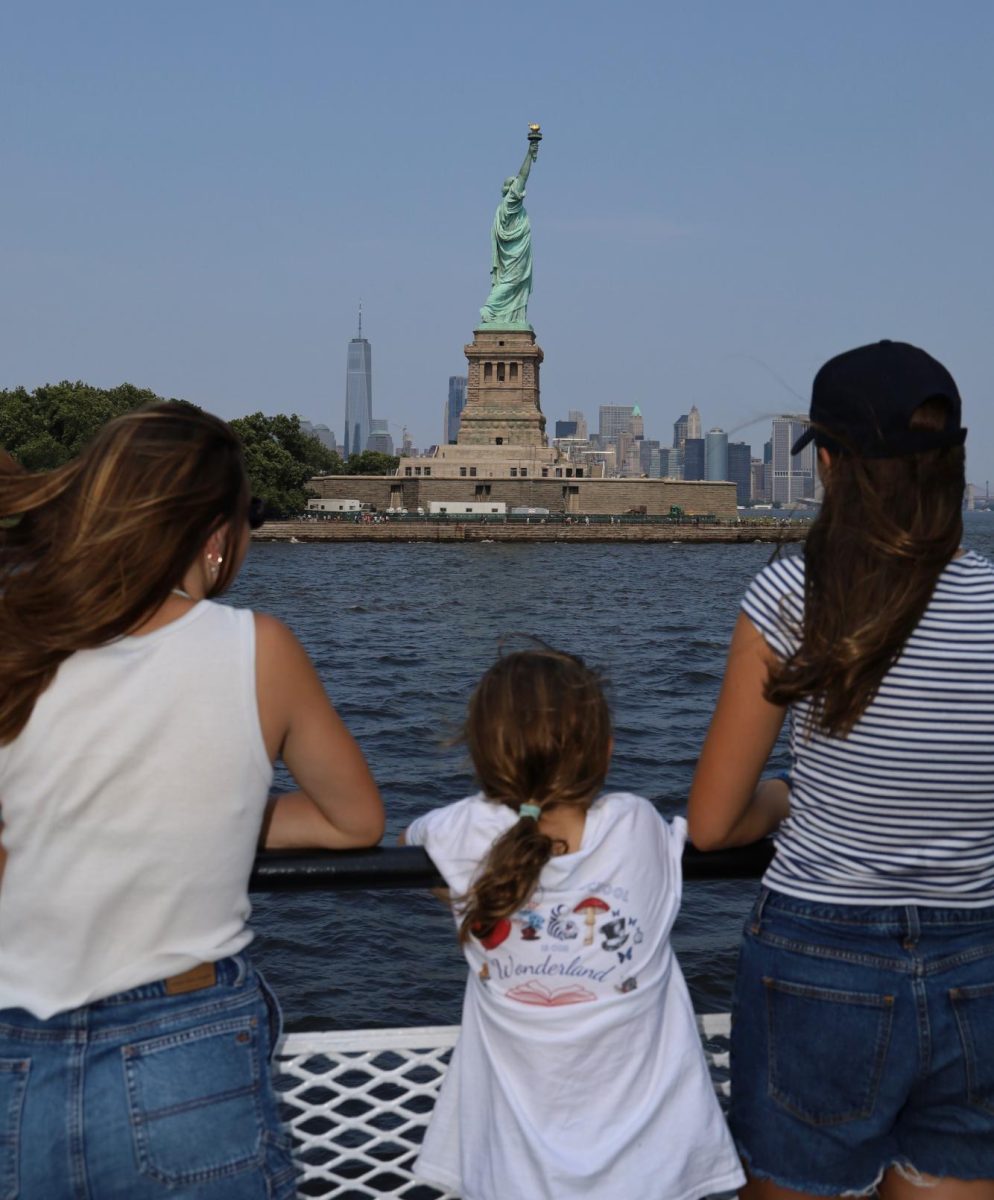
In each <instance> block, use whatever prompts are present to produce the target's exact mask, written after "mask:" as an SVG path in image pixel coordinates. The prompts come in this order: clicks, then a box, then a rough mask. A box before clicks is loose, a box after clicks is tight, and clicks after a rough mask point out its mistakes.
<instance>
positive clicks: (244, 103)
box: [0, 0, 994, 483]
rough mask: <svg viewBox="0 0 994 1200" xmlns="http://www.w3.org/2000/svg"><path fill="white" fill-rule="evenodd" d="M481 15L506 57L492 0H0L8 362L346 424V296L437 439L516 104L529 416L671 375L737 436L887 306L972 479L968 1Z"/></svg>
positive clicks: (983, 406) (981, 34) (981, 145)
mask: <svg viewBox="0 0 994 1200" xmlns="http://www.w3.org/2000/svg"><path fill="white" fill-rule="evenodd" d="M506 13H507V17H508V19H509V20H512V21H518V22H521V23H522V25H523V26H524V27H526V28H527V30H528V36H527V37H526V38H523V39H521V40H520V45H519V46H518V47H517V49H516V51H515V54H514V55H512V56H508V57H507V59H506V61H503V60H502V62H501V69H500V72H499V79H500V82H499V85H497V84H493V83H485V82H484V80H485V79H487V78H491V77H488V76H487V75H486V73H484V72H481V70H480V62H479V59H478V56H475V55H474V54H467V53H466V49H467V47H483V46H486V45H488V44H489V39H490V31H489V24H488V16H487V13H486V12H484V11H479V12H478V11H476V10H472V9H467V8H466V7H465V6H457V5H455V4H451V3H448V2H443V0H439V2H437V3H436V2H432V3H426V4H425V5H424V6H422V7H420V8H417V9H411V8H410V7H409V6H406V5H404V4H402V3H399V2H397V3H386V2H384V3H379V4H375V5H371V6H366V7H364V8H360V9H353V10H350V11H349V18H348V20H347V21H345V20H343V19H342V14H341V10H340V9H339V8H337V7H336V6H332V5H327V4H322V3H319V2H317V0H301V2H300V3H299V4H297V5H294V6H293V7H292V8H288V9H274V8H271V7H268V6H264V5H261V4H257V3H252V2H250V3H236V2H235V0H218V3H217V4H215V5H211V6H209V7H208V8H204V7H203V6H200V5H195V4H193V3H192V0H177V3H176V4H174V5H170V6H168V7H167V8H159V9H156V8H149V7H147V6H122V5H119V4H111V3H109V2H108V0H94V2H93V3H92V4H89V5H87V6H85V7H81V6H77V5H73V4H70V3H68V2H67V0H56V2H49V0H40V2H39V3H38V4H36V5H31V6H15V7H11V8H8V9H7V10H5V11H4V13H2V14H0V37H2V38H3V41H4V45H5V48H6V50H7V56H6V61H7V66H6V69H5V72H4V76H3V78H2V79H0V97H2V98H3V100H4V102H5V111H6V112H7V114H8V120H7V122H6V123H5V130H4V149H5V163H6V166H7V172H8V177H9V178H10V179H11V180H14V181H16V183H15V185H14V186H11V187H8V188H7V189H5V190H4V194H3V196H2V197H0V254H2V256H3V261H4V275H5V281H6V283H7V287H6V288H5V289H4V294H3V299H2V300H0V386H2V387H13V386H16V385H18V384H23V385H24V386H25V387H27V388H29V389H30V388H34V387H36V386H38V385H40V384H42V383H46V382H54V381H57V380H59V379H62V378H70V379H85V380H87V381H89V382H91V383H93V384H95V385H97V386H113V385H115V384H118V383H120V382H122V381H123V380H129V381H131V382H134V383H135V384H138V385H140V386H145V387H150V388H153V389H154V390H155V391H157V392H158V393H160V394H162V395H174V396H182V397H185V398H187V399H189V400H192V401H194V402H195V403H198V404H202V405H204V406H205V407H207V408H210V409H212V410H213V411H215V412H217V413H219V414H220V415H221V416H225V417H234V416H238V415H242V414H244V413H246V412H252V411H255V410H259V409H261V410H262V411H264V412H276V411H296V412H298V413H299V414H300V415H301V416H302V417H304V418H306V419H309V420H311V421H313V422H315V423H322V424H327V425H329V426H331V427H332V428H333V429H335V430H336V431H338V430H341V429H342V428H343V416H344V395H343V391H344V388H343V382H344V381H343V378H342V377H343V374H344V372H343V371H342V349H341V348H342V345H343V344H344V343H345V342H347V340H348V337H349V336H350V334H351V332H352V331H353V330H354V313H355V304H356V299H357V297H358V296H360V295H361V296H362V297H363V301H364V330H365V329H368V334H367V336H368V337H369V339H370V341H371V342H372V343H373V344H375V346H376V357H377V363H376V373H377V385H376V387H377V398H376V402H375V409H376V411H377V412H378V413H380V414H382V416H383V417H384V418H389V419H391V420H392V421H394V422H398V423H406V424H407V425H408V427H409V429H410V431H411V433H412V435H413V437H414V440H415V442H416V443H417V444H418V445H419V446H427V445H430V444H432V443H434V442H437V441H438V440H439V412H440V410H441V406H442V403H443V402H444V399H445V389H446V382H447V380H448V378H449V376H451V375H461V374H463V373H464V372H465V359H464V358H463V355H462V346H463V345H464V344H465V343H466V342H468V341H470V340H471V339H472V331H473V327H474V325H475V324H476V317H477V311H478V308H479V306H480V304H481V303H482V301H483V299H484V298H485V295H486V290H487V282H488V281H487V268H488V262H489V224H490V220H491V216H492V212H493V208H494V204H495V203H496V201H497V199H498V198H499V187H500V182H501V180H502V178H503V177H504V176H505V175H506V174H507V172H508V170H511V169H513V165H514V163H515V162H516V159H517V158H518V157H519V156H520V145H521V141H522V138H523V135H524V132H525V129H526V126H527V123H528V122H529V121H537V122H540V123H541V124H542V128H543V132H544V133H545V140H544V142H543V145H542V152H541V154H542V159H541V163H542V179H541V186H539V185H538V183H536V185H535V187H534V188H533V189H529V195H528V201H527V204H528V211H529V214H530V217H531V221H532V229H533V240H534V255H535V277H534V278H535V288H534V292H533V295H532V298H531V303H530V306H529V319H530V320H531V321H532V323H533V325H534V326H535V330H536V333H537V336H538V340H539V343H540V344H541V346H542V347H543V349H544V350H545V354H546V359H545V364H544V366H543V410H544V411H545V413H546V414H547V416H548V417H549V418H550V420H555V419H556V418H557V417H561V416H563V415H564V414H566V413H567V412H568V411H569V410H570V409H581V410H584V411H586V412H587V413H592V412H595V411H596V410H597V408H598V406H599V404H601V403H617V404H637V405H638V406H639V407H640V408H641V410H642V412H643V414H644V415H645V419H646V427H647V429H648V428H652V429H654V430H656V431H659V432H662V430H663V429H664V428H665V427H666V425H667V424H671V423H672V421H673V420H674V419H675V416H677V415H679V414H680V413H685V412H687V411H689V408H690V406H691V405H692V404H696V405H697V406H698V407H699V408H700V409H701V411H702V412H706V413H707V414H708V424H709V425H715V426H720V427H721V428H722V429H724V430H726V431H727V432H728V434H729V437H730V438H731V439H733V440H735V439H737V438H738V437H742V438H743V439H744V440H747V441H751V442H752V443H753V444H754V445H755V444H756V443H757V442H758V441H759V440H760V439H759V433H758V430H760V429H764V428H766V427H768V422H769V420H770V419H771V417H772V416H773V415H776V414H778V413H781V412H785V411H788V412H800V411H804V410H806V408H807V402H808V396H809V389H810V384H811V379H812V378H813V375H814V373H815V371H816V370H817V368H818V366H820V364H821V363H822V362H823V361H825V359H827V358H829V357H831V356H832V355H833V354H835V353H837V352H839V351H841V350H843V349H845V348H847V347H851V346H854V345H858V344H862V343H865V342H868V341H874V340H876V339H878V338H881V337H891V338H897V339H903V340H908V341H911V342H915V343H917V344H919V345H922V346H924V347H925V348H926V349H927V350H929V351H930V352H931V353H933V354H934V355H936V356H937V357H938V358H940V359H941V360H942V361H943V362H945V363H946V365H947V366H948V367H949V368H950V370H951V371H952V372H953V374H954V376H955V377H956V380H957V382H958V384H959V387H960V391H961V393H962V395H963V400H964V421H965V424H966V425H967V426H968V427H969V429H970V437H969V441H968V446H967V449H968V467H967V473H968V477H969V478H970V479H971V480H974V481H976V482H979V483H983V482H984V480H985V479H987V478H989V477H990V476H991V475H992V474H994V407H992V406H991V405H990V404H989V402H988V398H989V396H990V395H991V393H992V390H994V356H992V355H991V353H990V351H989V349H988V343H989V328H990V325H991V322H992V320H994V293H992V286H991V283H990V279H989V276H990V271H989V262H990V261H991V258H992V253H991V251H992V249H994V246H992V242H994V237H992V234H991V229H990V219H989V213H990V211H991V209H992V206H994V173H992V171H991V168H990V161H989V160H990V156H989V152H988V150H987V144H988V138H987V130H986V125H987V114H988V113H989V112H990V110H991V108H992V106H994V77H992V75H991V73H990V71H989V64H988V59H989V54H988V48H989V46H990V45H991V43H992V40H994V9H992V8H991V7H990V6H989V5H987V4H985V3H982V2H981V0H960V2H957V3H953V4H952V5H950V6H946V7H944V8H938V7H936V6H933V5H929V4H927V3H924V2H921V0H909V2H907V3H900V2H898V0H874V2H873V3H871V4H869V5H863V4H859V5H857V4H856V3H855V0H841V2H840V3H839V4H837V5H833V6H826V7H823V8H820V9H816V8H812V7H807V6H805V7H799V6H790V5H785V4H782V3H773V2H772V0H758V2H757V4H755V5H752V6H749V8H748V9H742V8H741V6H737V5H735V4H733V3H731V2H730V0H718V2H716V3H715V4H713V5H711V6H708V7H707V8H706V9H694V10H687V9H686V8H685V7H682V6H677V5H674V4H663V5H651V4H649V3H625V2H624V0H622V2H621V3H620V4H619V6H617V7H616V8H615V9H614V10H612V11H610V12H609V11H606V10H604V9H603V8H602V7H601V6H597V5H595V4H592V3H588V2H587V0H578V3H577V4H576V5H575V6H572V7H571V9H570V12H569V16H568V19H567V18H566V15H565V14H564V13H563V12H561V11H560V10H558V9H556V8H553V7H552V6H549V7H548V8H541V7H540V8H536V7H535V6H533V5H526V4H522V3H517V2H516V0H508V3H507V5H506ZM855 28H858V30H859V36H858V37H855V36H854V29H855ZM634 35H637V36H634ZM332 63H333V64H334V69H331V66H330V64H332ZM487 88H491V89H496V91H495V92H494V94H493V95H492V96H490V99H489V100H487V102H484V93H485V90H486V89H487ZM487 94H488V95H489V93H487ZM495 96H496V97H497V99H496V100H495V99H494V97H495ZM508 163H510V164H511V165H510V166H508V165H506V164H508Z"/></svg>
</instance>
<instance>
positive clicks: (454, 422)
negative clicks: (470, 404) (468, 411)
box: [445, 375, 467, 446]
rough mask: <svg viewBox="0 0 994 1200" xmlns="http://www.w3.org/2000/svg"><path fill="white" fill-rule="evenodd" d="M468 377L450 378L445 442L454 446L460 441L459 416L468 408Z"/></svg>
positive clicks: (454, 376)
mask: <svg viewBox="0 0 994 1200" xmlns="http://www.w3.org/2000/svg"><path fill="white" fill-rule="evenodd" d="M466 382H467V381H466V376H465V375H450V376H449V398H448V400H447V401H446V405H445V441H446V442H447V443H448V444H449V445H450V446H454V445H455V444H456V442H457V441H458V439H459V414H460V413H461V412H462V410H463V409H464V408H465V407H466Z"/></svg>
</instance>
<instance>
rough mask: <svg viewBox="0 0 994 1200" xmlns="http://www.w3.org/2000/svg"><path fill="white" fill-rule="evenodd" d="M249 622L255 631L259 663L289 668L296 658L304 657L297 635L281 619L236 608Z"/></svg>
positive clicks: (304, 653)
mask: <svg viewBox="0 0 994 1200" xmlns="http://www.w3.org/2000/svg"><path fill="white" fill-rule="evenodd" d="M238 611H240V612H242V613H243V614H244V616H245V617H246V618H247V619H248V620H249V621H250V622H251V624H252V628H253V630H254V632H255V653H256V657H257V658H258V660H259V661H260V663H263V664H265V663H273V664H279V666H280V667H281V668H283V669H287V668H291V669H292V667H293V666H294V665H295V663H296V661H297V660H303V659H306V657H307V656H306V652H305V651H304V648H303V647H302V646H301V644H300V642H299V641H298V640H297V637H296V635H295V634H294V633H292V632H291V630H290V629H288V628H287V626H286V625H284V624H283V622H282V621H281V620H279V619H278V618H277V617H273V616H270V614H269V613H260V612H252V611H251V610H250V609H240V610H238Z"/></svg>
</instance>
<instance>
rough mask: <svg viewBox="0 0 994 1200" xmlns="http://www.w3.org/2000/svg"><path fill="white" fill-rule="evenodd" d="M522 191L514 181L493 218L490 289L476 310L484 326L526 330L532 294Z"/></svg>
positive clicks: (528, 225) (527, 224) (529, 237)
mask: <svg viewBox="0 0 994 1200" xmlns="http://www.w3.org/2000/svg"><path fill="white" fill-rule="evenodd" d="M524 198H525V189H524V187H523V186H522V185H521V181H520V180H519V179H518V178H517V177H515V178H514V180H513V182H512V183H511V185H510V187H509V188H508V189H507V191H506V192H505V194H504V197H503V199H502V200H501V202H500V204H499V206H498V208H497V212H496V214H495V215H494V223H493V228H492V230H491V231H490V245H491V258H490V275H491V279H492V280H493V285H492V287H491V288H490V295H489V296H488V297H487V302H486V304H484V306H483V308H482V309H480V317H481V318H482V323H483V324H484V325H510V326H518V327H519V328H524V329H527V328H529V325H528V296H529V295H530V293H531V290H532V234H531V223H530V222H529V220H528V214H527V212H525V206H524V204H523V203H522V201H523V200H524Z"/></svg>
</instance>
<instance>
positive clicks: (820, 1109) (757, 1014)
mask: <svg viewBox="0 0 994 1200" xmlns="http://www.w3.org/2000/svg"><path fill="white" fill-rule="evenodd" d="M731 1061H732V1102H731V1108H730V1114H729V1121H730V1124H731V1128H732V1133H733V1134H734V1136H735V1139H736V1142H737V1144H738V1147H739V1151H740V1153H741V1154H742V1155H743V1157H744V1159H745V1161H746V1164H747V1166H748V1167H749V1169H750V1170H751V1172H752V1174H753V1175H755V1176H757V1177H759V1178H764V1179H772V1180H774V1181H775V1182H777V1183H779V1184H781V1185H782V1186H784V1187H790V1188H794V1189H796V1190H798V1191H803V1192H811V1193H815V1194H821V1195H835V1194H838V1193H842V1192H853V1193H856V1194H862V1193H865V1192H867V1191H869V1190H870V1189H871V1188H872V1186H873V1185H874V1183H875V1182H876V1181H877V1180H878V1179H879V1178H880V1177H881V1175H882V1174H883V1172H884V1171H886V1170H887V1169H888V1168H889V1167H892V1166H897V1167H900V1168H910V1169H912V1170H914V1171H920V1172H922V1173H925V1174H929V1175H938V1176H947V1177H952V1178H957V1179H994V908H984V909H955V908H949V909H940V908H927V907H916V906H913V905H912V906H899V907H893V908H874V907H859V906H855V905H851V906H850V905H828V904H820V903H812V902H810V901H806V900H795V899H794V898H792V897H790V896H785V895H783V894H781V893H777V892H771V891H769V890H767V889H763V890H762V891H761V893H760V897H759V899H758V901H757V902H756V905H755V907H754V909H753V912H752V915H751V916H750V918H749V919H748V921H747V922H746V929H745V938H744V941H743V944H742V949H741V954H740V960H739V971H738V977H737V979H736V987H735V999H734V1001H733V1012H732V1060H731Z"/></svg>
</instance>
